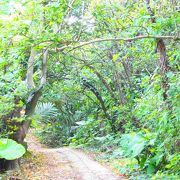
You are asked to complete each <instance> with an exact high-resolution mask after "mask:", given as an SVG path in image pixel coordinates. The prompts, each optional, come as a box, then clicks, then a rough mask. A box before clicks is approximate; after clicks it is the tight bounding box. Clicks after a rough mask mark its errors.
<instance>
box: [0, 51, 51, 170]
mask: <svg viewBox="0 0 180 180" xmlns="http://www.w3.org/2000/svg"><path fill="white" fill-rule="evenodd" d="M35 55H36V52H35V51H34V50H33V49H32V50H31V54H30V58H29V60H28V70H27V87H28V88H30V89H32V90H31V91H32V92H31V93H30V94H29V96H28V100H27V103H26V108H25V118H26V120H25V121H23V122H20V123H19V122H15V121H12V122H11V123H12V124H13V125H14V126H16V128H17V131H15V132H14V133H13V134H12V135H10V137H9V138H11V139H13V140H15V141H16V142H18V143H20V144H22V145H24V146H25V147H26V148H27V144H26V143H25V142H24V139H25V137H26V135H27V133H28V129H29V127H30V125H31V122H32V117H31V116H32V115H33V113H34V111H35V108H36V105H37V103H38V100H39V98H40V97H41V95H42V89H43V86H44V84H45V83H46V72H47V60H48V50H47V49H46V50H44V51H43V60H42V69H41V82H40V87H39V88H37V89H35V88H34V87H35V83H34V80H33V65H34V60H35ZM21 111H22V108H19V109H15V110H14V112H15V113H13V114H11V116H10V117H11V119H13V118H14V117H20V116H21ZM0 163H1V162H0ZM2 163H3V165H2V168H3V169H5V170H11V169H15V168H17V167H18V166H19V159H17V160H12V161H8V160H3V162H2Z"/></svg>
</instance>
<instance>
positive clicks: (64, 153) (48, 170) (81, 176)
mask: <svg viewBox="0 0 180 180" xmlns="http://www.w3.org/2000/svg"><path fill="white" fill-rule="evenodd" d="M27 142H28V147H29V150H30V151H32V152H34V153H41V154H42V155H43V156H44V158H43V159H44V160H43V161H44V162H42V164H41V165H42V166H45V167H43V172H41V174H40V176H39V178H37V176H34V177H33V175H31V179H33V180H41V179H42V180H125V178H122V177H118V176H117V175H115V174H113V173H112V172H111V170H109V169H108V168H106V167H104V166H102V165H101V164H99V163H98V162H96V161H94V160H92V159H91V158H90V157H89V156H88V155H86V154H85V153H83V152H82V151H80V150H76V149H72V148H69V147H63V148H56V149H51V148H47V147H45V146H43V145H42V144H40V143H39V142H38V140H37V139H36V138H35V137H34V136H32V135H30V136H28V137H27ZM36 175H37V174H36Z"/></svg>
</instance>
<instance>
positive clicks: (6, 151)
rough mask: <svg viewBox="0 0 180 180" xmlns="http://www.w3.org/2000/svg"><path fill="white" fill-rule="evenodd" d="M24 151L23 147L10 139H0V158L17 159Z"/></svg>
mask: <svg viewBox="0 0 180 180" xmlns="http://www.w3.org/2000/svg"><path fill="white" fill-rule="evenodd" d="M25 152H26V150H25V148H24V147H23V146H22V145H21V144H18V143H17V142H16V141H14V140H12V139H5V138H2V139H0V158H4V159H7V160H14V159H18V158H20V157H21V156H23V154H24V153H25Z"/></svg>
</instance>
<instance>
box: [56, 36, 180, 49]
mask: <svg viewBox="0 0 180 180" xmlns="http://www.w3.org/2000/svg"><path fill="white" fill-rule="evenodd" d="M139 39H169V40H175V41H178V40H180V37H178V36H151V35H147V36H136V37H133V38H123V37H119V38H118V37H117V38H98V39H94V40H90V41H87V42H80V44H79V45H77V46H72V45H65V46H62V47H60V48H56V49H54V50H55V51H63V50H64V49H66V48H71V49H70V51H72V50H74V49H77V48H80V47H82V46H86V45H89V44H94V43H97V42H105V41H125V42H128V41H135V40H139Z"/></svg>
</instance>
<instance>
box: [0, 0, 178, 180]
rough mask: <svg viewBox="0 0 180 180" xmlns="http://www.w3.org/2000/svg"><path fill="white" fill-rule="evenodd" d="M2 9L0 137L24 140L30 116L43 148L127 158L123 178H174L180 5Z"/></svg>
mask: <svg viewBox="0 0 180 180" xmlns="http://www.w3.org/2000/svg"><path fill="white" fill-rule="evenodd" d="M0 9H1V14H0V30H1V35H0V38H1V46H0V50H1V55H0V70H1V71H0V74H1V77H0V87H1V88H0V100H1V103H0V117H1V119H2V120H1V121H0V137H3V138H4V137H10V138H13V139H14V140H16V141H18V142H20V143H22V142H21V141H19V140H17V139H16V138H15V137H16V135H17V134H18V133H17V132H18V130H19V129H21V126H22V125H24V122H27V121H28V120H29V119H31V120H32V125H33V126H34V127H36V128H37V129H38V131H37V134H38V135H39V137H40V139H41V140H42V142H44V143H46V144H48V145H50V146H53V147H54V146H63V145H74V146H79V147H88V148H94V149H99V150H100V151H104V152H106V153H107V154H109V156H111V157H113V158H119V159H123V158H127V159H128V160H127V161H129V159H133V161H131V163H130V164H128V165H127V168H126V170H125V171H124V172H123V173H125V174H128V175H130V174H133V173H134V174H133V176H134V175H135V174H136V176H134V177H137V178H138V177H139V178H145V179H148V178H149V177H152V176H154V177H155V178H156V177H157V178H158V177H161V176H162V177H165V178H172V179H178V173H179V170H180V169H179V160H180V155H179V150H180V147H179V146H180V137H179V129H180V123H179V120H180V88H179V85H180V81H179V79H180V74H179V70H180V66H179V62H180V51H179V44H178V43H179V37H178V35H179V32H178V30H179V23H180V15H179V11H178V1H167V0H165V1H164V0H152V1H149V0H146V1H141V0H127V1H124V0H122V1H121V0H119V1H118V0H109V1H106V0H102V1H96V0H91V1H90V0H85V1H83V0H74V1H73V0H72V1H65V0H57V1H50V0H49V1H48V0H33V1H32V0H23V1H13V0H6V1H3V2H2V3H0ZM47 59H48V61H47ZM46 67H47V69H46ZM40 91H42V92H41V94H38V97H39V98H40V99H37V100H39V101H38V104H37V106H36V103H32V104H33V106H34V107H35V106H36V108H35V112H34V111H33V116H32V112H31V113H28V112H29V111H28V110H29V109H28V107H29V105H28V103H29V102H30V101H31V100H32V99H33V98H34V94H36V93H39V92H40ZM14 134H15V135H14ZM137 172H138V173H137ZM139 172H140V173H139ZM142 174H145V175H142ZM141 175H142V177H141Z"/></svg>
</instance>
